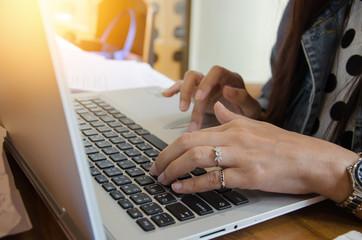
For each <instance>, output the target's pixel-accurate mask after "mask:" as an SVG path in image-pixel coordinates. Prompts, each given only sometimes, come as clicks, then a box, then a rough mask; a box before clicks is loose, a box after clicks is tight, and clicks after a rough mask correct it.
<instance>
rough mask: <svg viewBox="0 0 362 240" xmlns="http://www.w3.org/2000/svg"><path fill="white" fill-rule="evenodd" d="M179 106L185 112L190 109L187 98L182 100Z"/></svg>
mask: <svg viewBox="0 0 362 240" xmlns="http://www.w3.org/2000/svg"><path fill="white" fill-rule="evenodd" d="M179 108H180V110H181V111H183V112H185V111H187V109H189V105H188V103H187V102H186V101H185V100H181V101H180V107H179Z"/></svg>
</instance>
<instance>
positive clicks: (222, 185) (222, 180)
mask: <svg viewBox="0 0 362 240" xmlns="http://www.w3.org/2000/svg"><path fill="white" fill-rule="evenodd" d="M220 180H221V188H225V185H226V184H225V175H224V169H222V168H220Z"/></svg>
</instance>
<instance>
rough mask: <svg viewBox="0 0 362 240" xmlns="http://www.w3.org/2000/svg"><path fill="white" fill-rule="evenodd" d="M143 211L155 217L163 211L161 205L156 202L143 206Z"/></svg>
mask: <svg viewBox="0 0 362 240" xmlns="http://www.w3.org/2000/svg"><path fill="white" fill-rule="evenodd" d="M141 209H142V211H144V212H145V213H146V214H147V215H148V216H151V215H155V214H157V213H162V212H163V210H162V208H161V206H160V205H158V204H157V203H155V202H150V203H146V204H143V205H142V206H141Z"/></svg>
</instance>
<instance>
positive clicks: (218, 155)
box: [214, 147, 222, 166]
mask: <svg viewBox="0 0 362 240" xmlns="http://www.w3.org/2000/svg"><path fill="white" fill-rule="evenodd" d="M214 151H215V162H217V165H218V166H219V164H220V162H221V160H222V157H221V148H220V147H214Z"/></svg>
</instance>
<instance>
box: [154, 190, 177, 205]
mask: <svg viewBox="0 0 362 240" xmlns="http://www.w3.org/2000/svg"><path fill="white" fill-rule="evenodd" d="M155 199H156V200H157V201H158V202H159V203H161V204H163V205H166V204H170V203H173V202H176V198H175V197H174V196H172V195H171V194H170V193H161V194H159V195H156V196H155Z"/></svg>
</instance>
